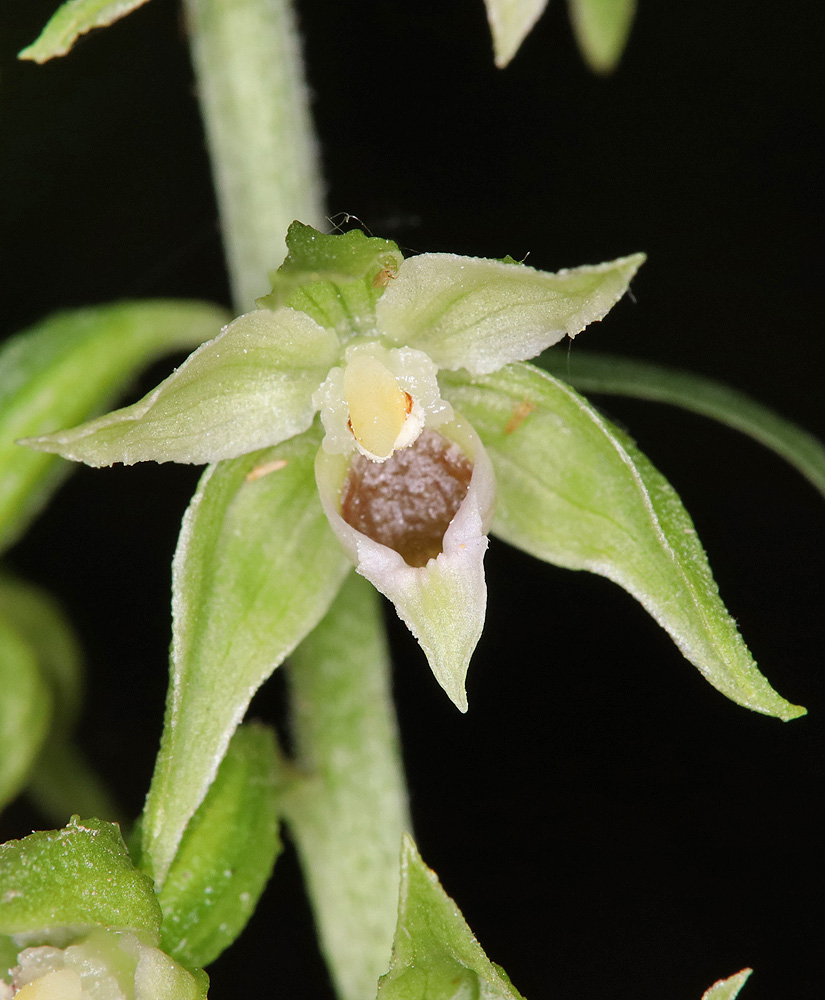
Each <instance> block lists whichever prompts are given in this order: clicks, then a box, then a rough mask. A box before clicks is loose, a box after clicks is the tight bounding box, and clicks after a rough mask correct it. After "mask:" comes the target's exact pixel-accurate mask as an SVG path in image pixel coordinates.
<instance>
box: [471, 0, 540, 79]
mask: <svg viewBox="0 0 825 1000" xmlns="http://www.w3.org/2000/svg"><path fill="white" fill-rule="evenodd" d="M484 6H485V7H486V8H487V20H488V22H489V24H490V31H491V32H492V35H493V52H494V54H495V60H496V66H498V68H499V69H503V68H504V67H505V66H506V65H507V64H508V63H509V62H510V60H511V59H512V58H513V56H514V55H515V54H516V52H518V50H519V48H520V46H521V43H522V42H523V41H524V39H525V38H526V37H527V36H528V35H529V34H530V32H531V31H532V29H533V25H534V24H535V23H536V21H538V19H539V18H540V17H541V15H542V14H543V13H544V8H545V7H546V6H547V0H484Z"/></svg>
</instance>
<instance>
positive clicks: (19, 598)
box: [0, 573, 83, 738]
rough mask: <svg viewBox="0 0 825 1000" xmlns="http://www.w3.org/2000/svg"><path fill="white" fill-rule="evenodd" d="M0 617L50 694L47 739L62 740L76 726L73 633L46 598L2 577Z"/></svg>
mask: <svg viewBox="0 0 825 1000" xmlns="http://www.w3.org/2000/svg"><path fill="white" fill-rule="evenodd" d="M0 614H2V615H4V616H5V617H6V619H7V620H8V621H9V622H10V623H12V624H13V626H14V628H15V629H16V630H17V632H18V633H19V634H20V635H21V636H22V637H23V638H24V639H25V641H26V642H27V643H28V644H29V647H30V649H31V650H32V652H33V654H34V655H35V657H36V659H37V662H38V665H39V667H40V670H41V671H42V673H43V678H44V680H45V681H46V683H47V684H48V686H49V688H50V690H51V693H52V695H53V698H54V708H55V713H54V719H53V720H52V724H51V738H55V736H58V737H61V738H62V737H65V736H66V735H68V733H69V732H71V730H72V729H73V728H74V725H75V723H76V722H77V717H78V713H79V711H80V702H81V698H82V687H83V663H82V657H81V652H80V646H79V643H78V641H77V637H76V636H75V633H74V629H73V628H72V626H71V624H70V623H69V620H68V618H67V617H66V615H65V614H64V613H63V610H62V609H61V607H60V606H59V605H58V603H57V601H56V600H55V599H54V598H53V597H52V596H51V595H50V594H48V593H47V592H46V591H44V590H41V589H40V588H39V587H35V586H34V585H33V584H30V583H26V582H24V581H22V580H18V579H15V578H13V577H10V576H7V575H5V574H3V573H0ZM0 690H2V687H0Z"/></svg>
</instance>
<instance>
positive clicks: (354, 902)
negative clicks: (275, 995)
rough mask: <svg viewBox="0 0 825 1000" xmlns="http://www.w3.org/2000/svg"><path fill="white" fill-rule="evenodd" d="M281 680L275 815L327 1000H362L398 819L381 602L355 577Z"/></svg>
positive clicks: (377, 962)
mask: <svg viewBox="0 0 825 1000" xmlns="http://www.w3.org/2000/svg"><path fill="white" fill-rule="evenodd" d="M287 676H288V680H289V682H290V689H291V705H292V709H293V710H292V716H291V719H292V735H293V740H294V744H295V753H296V761H295V767H294V769H290V770H289V772H288V774H285V775H284V778H285V783H284V787H283V789H282V793H281V809H282V811H283V814H284V816H285V818H286V820H287V822H288V823H289V826H290V830H291V833H292V836H293V839H294V840H295V844H296V846H297V848H298V853H299V855H300V858H301V865H302V867H303V869H304V872H305V878H306V883H307V889H308V893H309V897H310V900H311V902H312V907H313V910H314V911H315V917H316V923H317V924H318V929H319V934H320V938H321V947H322V950H323V951H324V954H325V956H326V958H327V963H328V965H329V970H330V975H331V977H332V979H333V981H334V983H335V985H336V990H337V993H338V995H339V996H340V997H346V998H354V997H369V996H371V995H372V994H373V993H374V992H375V984H376V982H377V980H378V977H379V975H380V974H381V973H382V972H384V971H385V970H386V968H387V963H388V961H389V957H390V950H391V946H392V929H393V924H394V921H395V914H396V910H397V905H398V844H399V842H400V840H401V835H402V833H403V832H404V830H406V829H409V818H408V815H407V802H406V794H405V790H404V775H403V770H402V765H401V755H400V750H399V746H398V733H397V732H396V727H395V719H394V710H393V704H392V693H391V691H390V663H389V656H388V651H387V645H386V639H385V638H384V628H383V619H382V611H381V603H380V599H379V597H378V594H377V593H376V592H375V590H374V589H373V587H371V586H370V584H368V583H367V582H366V580H364V579H362V578H361V577H359V576H356V575H355V574H350V576H349V577H348V578H347V580H346V582H345V583H344V585H343V587H342V588H341V591H340V593H339V594H338V597H337V598H336V599H335V601H334V602H333V604H332V607H331V608H330V610H329V611H328V612H327V614H326V616H325V617H324V618H323V619H322V620H321V622H320V624H319V625H318V626H317V627H316V628H315V629H314V630H313V631H312V632H311V633H310V634H309V635H308V636H307V638H306V639H305V640H304V641H303V642H302V643H301V645H300V646H299V647H298V648H297V649H296V650H295V652H294V653H293V655H292V657H291V658H290V662H289V664H288V675H287ZM290 777H291V778H292V780H289V778H290Z"/></svg>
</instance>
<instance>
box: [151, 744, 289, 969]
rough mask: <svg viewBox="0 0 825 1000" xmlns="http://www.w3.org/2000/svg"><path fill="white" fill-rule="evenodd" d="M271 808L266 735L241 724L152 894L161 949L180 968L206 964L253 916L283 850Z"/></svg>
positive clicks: (270, 752)
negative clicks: (156, 892)
mask: <svg viewBox="0 0 825 1000" xmlns="http://www.w3.org/2000/svg"><path fill="white" fill-rule="evenodd" d="M275 806H276V796H275V741H274V738H273V735H272V732H271V731H270V730H269V729H267V728H266V727H265V726H260V725H254V724H251V725H245V726H241V727H240V728H239V729H238V730H237V731H236V733H235V735H234V736H233V737H232V741H231V743H230V744H229V749H228V750H227V752H226V756H225V757H224V759H223V761H222V762H221V766H220V767H219V768H218V773H217V776H216V777H215V780H214V781H213V783H212V786H211V788H210V789H209V792H208V793H207V795H206V798H205V799H204V801H203V802H202V803H201V805H200V807H199V809H198V811H197V812H196V813H195V815H194V816H193V817H192V819H191V820H190V821H189V825H188V826H187V828H186V832H185V833H184V835H183V839H182V840H181V844H180V848H179V850H178V853H177V854H176V855H175V860H174V862H173V863H172V866H171V868H170V869H169V873H168V875H167V876H166V880H165V881H164V883H163V888H162V889H161V892H160V894H159V897H158V899H159V902H160V907H161V910H162V911H163V926H162V931H161V947H162V948H163V950H164V951H166V952H168V954H170V955H171V956H172V957H173V958H175V959H177V960H178V961H179V962H183V964H184V965H188V966H206V965H209V964H210V962H213V961H214V960H215V959H216V958H217V957H218V955H220V953H221V952H222V951H223V950H224V949H225V948H228V947H229V945H230V944H232V942H233V941H234V940H235V939H236V938H237V937H238V935H239V934H240V933H241V931H242V930H243V929H244V927H245V926H246V923H247V921H248V920H249V918H250V917H251V916H252V913H253V912H254V910H255V907H256V905H257V903H258V899H259V898H260V896H261V893H262V892H263V890H264V887H265V886H266V883H267V881H268V880H269V877H270V875H271V874H272V868H273V866H274V864H275V859H276V858H277V856H278V854H280V851H281V841H280V838H279V836H278V820H277V815H276V809H275Z"/></svg>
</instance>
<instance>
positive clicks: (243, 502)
mask: <svg viewBox="0 0 825 1000" xmlns="http://www.w3.org/2000/svg"><path fill="white" fill-rule="evenodd" d="M320 439H321V434H320V431H319V429H318V427H317V426H315V427H313V428H311V429H310V430H309V431H307V432H305V433H304V434H302V435H300V436H298V437H295V438H292V439H291V440H289V441H285V442H284V443H283V444H281V445H279V446H278V447H276V448H271V449H266V450H264V451H260V452H254V453H252V454H250V455H244V456H242V457H241V458H237V459H233V460H231V461H228V462H221V463H220V464H218V465H215V466H210V468H208V469H207V470H206V472H205V473H204V475H203V477H202V478H201V481H200V484H199V485H198V489H197V491H196V493H195V495H194V497H193V499H192V502H191V504H190V506H189V509H188V511H187V512H186V515H185V517H184V520H183V525H182V528H181V534H180V539H179V542H178V548H177V551H176V553H175V559H174V562H173V566H172V576H173V597H172V612H173V633H172V666H171V679H170V687H169V696H168V700H167V708H166V719H165V723H164V732H163V738H162V741H161V749H160V753H159V755H158V760H157V764H156V767H155V774H154V777H153V779H152V785H151V788H150V790H149V795H148V797H147V800H146V809H145V812H144V825H143V838H142V843H143V851H144V862H145V864H146V865H147V868H148V869H149V870H151V873H152V875H153V877H154V878H155V880H156V882H157V883H158V886H159V887H160V886H161V885H162V883H163V881H164V879H165V876H166V873H167V871H168V869H169V866H170V865H171V863H172V860H173V858H174V856H175V853H176V852H177V849H178V845H179V843H180V840H181V837H182V835H183V831H184V829H185V828H186V825H187V823H188V822H189V820H190V818H191V817H192V815H193V814H194V813H195V810H196V809H197V808H198V806H199V805H200V804H201V802H202V801H203V799H204V796H205V795H206V792H207V790H208V788H209V786H210V784H211V783H212V781H213V779H214V777H215V774H216V773H217V770H218V766H219V764H220V762H221V760H222V759H223V756H224V753H225V752H226V748H227V746H228V744H229V740H230V738H231V736H232V733H233V732H234V731H235V729H236V727H237V726H238V724H239V723H240V721H241V719H242V718H243V715H244V712H245V711H246V708H247V706H248V705H249V701H250V699H251V698H252V695H253V694H254V693H255V691H256V690H257V689H258V688H259V687H260V685H261V684H262V683H263V682H264V681H265V680H266V679H267V678H268V677H269V675H270V674H271V673H272V671H273V670H274V669H275V668H276V667H277V666H278V665H279V664H280V663H281V662H282V661H283V659H284V657H286V656H287V655H288V654H289V653H290V652H291V651H292V650H293V649H294V647H295V646H296V645H297V644H298V643H299V642H300V641H301V640H302V639H303V638H304V636H305V635H306V634H307V633H308V632H309V631H310V630H311V629H312V628H313V627H314V626H315V625H316V624H317V622H318V621H319V619H320V618H321V617H322V616H323V615H324V613H325V612H326V610H327V608H328V607H329V605H330V603H331V601H332V599H333V598H334V597H335V594H336V593H337V591H338V588H339V587H340V585H341V583H342V581H343V579H344V577H345V575H346V573H347V571H348V569H349V565H350V564H349V561H348V559H347V557H346V556H345V555H344V553H343V551H342V550H341V547H340V546H339V545H338V543H337V542H336V540H335V538H334V536H333V534H332V530H331V529H330V527H329V524H328V523H327V519H326V517H325V516H324V513H323V511H322V509H321V504H320V502H319V500H318V492H317V489H316V486H315V473H314V462H315V452H316V451H317V450H318V447H319V444H320Z"/></svg>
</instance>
